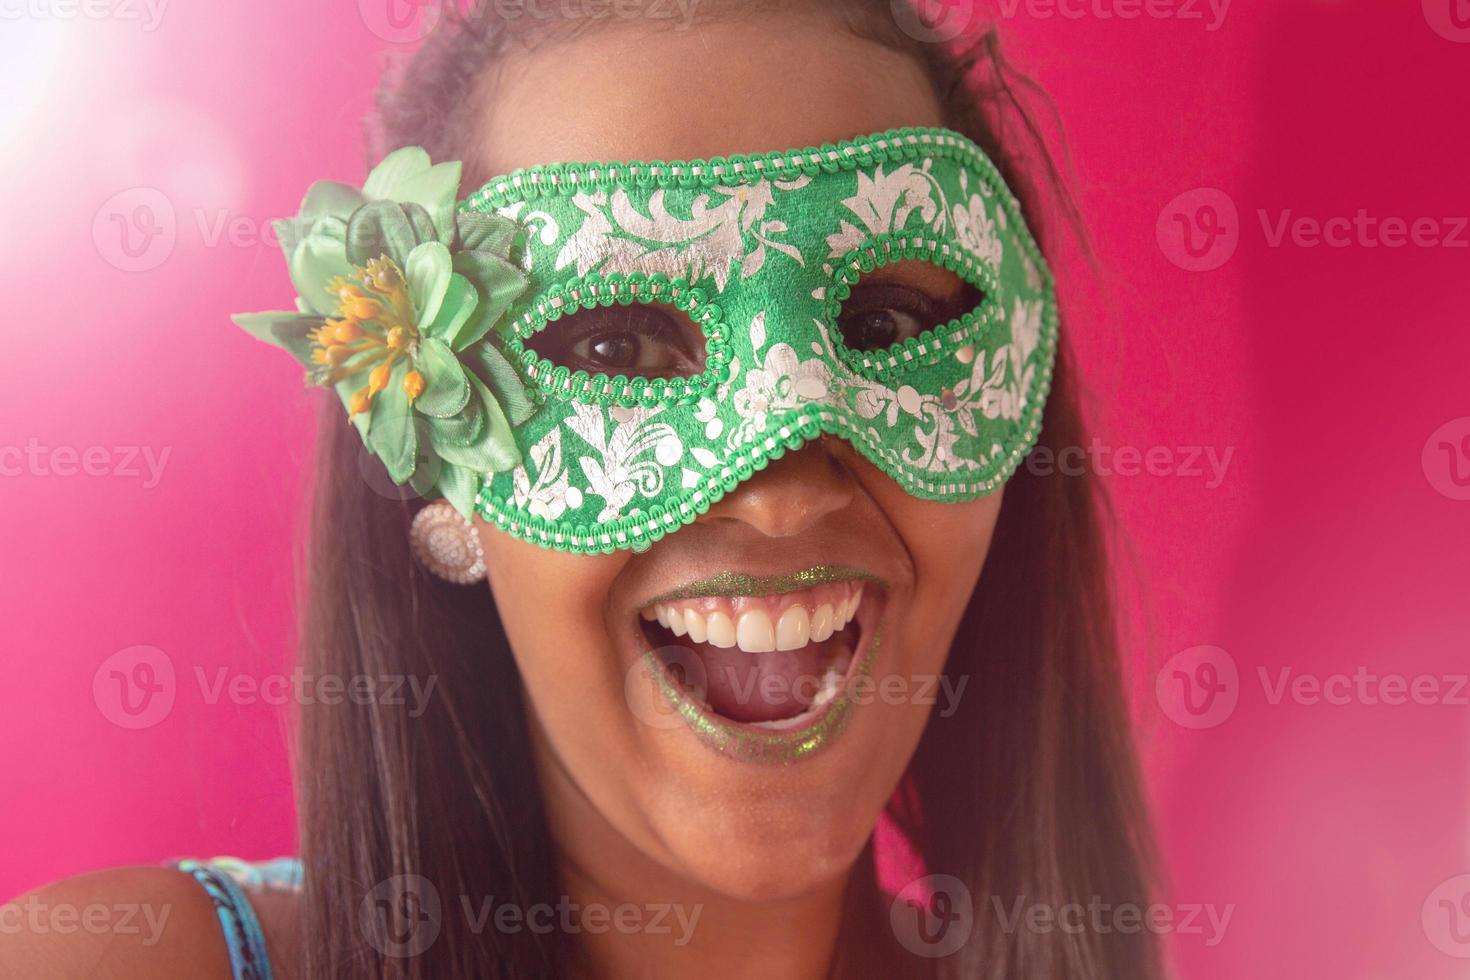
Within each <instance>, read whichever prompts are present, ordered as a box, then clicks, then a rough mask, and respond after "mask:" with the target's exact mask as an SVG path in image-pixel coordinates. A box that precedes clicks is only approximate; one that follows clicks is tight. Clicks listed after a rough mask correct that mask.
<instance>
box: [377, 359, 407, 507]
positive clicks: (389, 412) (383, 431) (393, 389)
mask: <svg viewBox="0 0 1470 980" xmlns="http://www.w3.org/2000/svg"><path fill="white" fill-rule="evenodd" d="M407 373H408V363H407V362H406V361H399V362H398V363H397V364H395V365H394V366H393V373H392V375H391V376H390V378H389V381H388V387H387V389H386V390H384V391H380V392H378V395H377V397H376V398H374V399H373V407H372V409H371V412H372V421H371V422H370V423H369V425H368V448H369V449H371V450H372V451H373V453H374V454H375V455H376V456H377V457H378V458H379V459H381V460H382V461H383V465H384V466H386V467H387V468H388V475H389V476H390V477H392V478H393V482H394V483H397V484H400V485H401V484H404V483H407V482H408V478H409V477H410V476H412V475H413V471H414V465H415V462H416V461H415V458H414V456H415V453H416V452H417V451H418V433H417V431H416V427H415V424H414V413H413V410H412V409H411V408H409V406H408V396H407V395H406V394H404V391H403V376H404V375H405V374H407Z"/></svg>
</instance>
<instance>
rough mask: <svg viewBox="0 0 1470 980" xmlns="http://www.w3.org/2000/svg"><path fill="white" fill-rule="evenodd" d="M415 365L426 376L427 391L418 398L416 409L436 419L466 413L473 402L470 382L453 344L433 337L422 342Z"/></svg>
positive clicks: (414, 404) (425, 387) (425, 388)
mask: <svg viewBox="0 0 1470 980" xmlns="http://www.w3.org/2000/svg"><path fill="white" fill-rule="evenodd" d="M415 366H416V367H417V368H418V370H419V373H420V374H422V375H423V376H424V390H423V392H422V393H421V394H420V395H419V396H418V398H416V399H414V403H413V407H414V408H416V409H418V410H419V411H420V412H423V413H424V414H425V415H432V416H434V417H435V418H448V417H449V416H451V415H455V414H457V413H459V412H462V411H463V410H464V407H465V404H466V403H467V402H469V400H470V394H471V391H470V379H469V378H467V377H465V371H464V368H463V366H461V365H460V363H459V358H457V357H455V356H454V352H453V351H451V350H450V349H449V345H447V344H445V343H444V342H443V341H441V340H435V339H434V338H433V337H425V338H423V339H421V340H420V341H419V353H418V358H417V359H416V361H415Z"/></svg>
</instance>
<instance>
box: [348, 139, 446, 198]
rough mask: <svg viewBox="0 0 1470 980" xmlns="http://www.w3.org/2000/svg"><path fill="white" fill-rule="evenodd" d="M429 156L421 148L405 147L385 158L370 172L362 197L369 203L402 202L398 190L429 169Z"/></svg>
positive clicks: (364, 182) (363, 185)
mask: <svg viewBox="0 0 1470 980" xmlns="http://www.w3.org/2000/svg"><path fill="white" fill-rule="evenodd" d="M430 166H431V163H430V161H429V154H428V152H427V151H426V150H424V148H423V147H421V146H404V147H400V148H399V149H396V150H394V151H393V152H392V153H390V154H388V155H387V156H385V157H384V158H383V159H382V160H381V161H380V162H379V163H378V165H377V166H376V167H374V168H373V169H372V170H370V171H369V172H368V175H367V180H365V181H363V184H362V196H363V197H365V198H367V199H368V200H369V201H392V200H401V198H399V197H398V188H399V187H401V186H402V185H403V184H404V183H406V182H407V181H409V180H411V179H412V178H414V177H417V176H418V175H419V174H421V173H424V172H425V171H426V170H428V169H429V167H430Z"/></svg>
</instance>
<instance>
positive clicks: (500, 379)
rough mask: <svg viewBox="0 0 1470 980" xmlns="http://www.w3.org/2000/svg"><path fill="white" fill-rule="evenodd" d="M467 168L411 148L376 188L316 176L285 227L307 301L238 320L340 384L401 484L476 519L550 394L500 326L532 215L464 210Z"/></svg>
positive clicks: (371, 178)
mask: <svg viewBox="0 0 1470 980" xmlns="http://www.w3.org/2000/svg"><path fill="white" fill-rule="evenodd" d="M459 180H460V164H459V163H457V162H451V163H440V164H437V165H434V164H431V162H430V160H429V155H428V154H427V153H426V152H424V150H422V149H420V148H419V147H405V148H403V149H400V150H396V151H394V152H393V153H391V154H389V155H388V156H387V157H386V158H385V159H384V160H383V161H382V163H380V164H378V166H376V167H375V168H373V170H372V172H371V173H370V174H369V175H368V178H367V181H366V182H365V183H364V184H363V187H362V189H361V190H358V189H357V188H355V187H352V186H349V185H347V184H341V183H336V182H334V181H318V182H317V183H315V184H313V185H312V186H311V188H310V189H309V190H308V191H307V193H306V197H305V199H304V200H303V201H302V204H301V210H300V212H299V213H298V214H297V215H296V217H294V218H291V219H287V220H284V221H279V222H276V224H275V229H276V232H277V234H278V235H279V237H280V240H281V245H282V248H283V249H284V251H285V253H286V263H287V268H288V269H289V271H290V275H291V281H292V283H293V284H294V285H295V287H296V292H297V299H296V306H297V310H296V311H295V312H290V311H274V312H265V313H245V314H239V315H236V316H235V317H234V318H233V319H234V321H235V322H236V323H237V324H239V325H240V326H241V327H243V328H244V329H245V330H246V331H248V332H249V333H250V334H251V335H253V336H254V337H256V338H257V339H259V340H263V341H265V342H267V343H271V344H274V345H276V346H278V347H282V348H284V349H285V350H287V351H288V352H290V353H291V354H292V355H293V356H294V357H295V358H296V359H297V360H298V361H300V362H301V363H302V364H303V365H305V366H306V368H307V371H308V375H307V377H308V381H309V383H311V384H315V385H320V386H326V387H331V388H333V389H335V391H336V392H337V394H338V396H339V397H340V398H341V399H342V403H343V405H344V406H345V407H346V409H347V413H348V417H349V418H350V419H351V420H352V421H353V423H354V424H356V426H357V428H358V431H359V432H360V433H361V435H362V438H363V440H364V442H365V443H366V444H367V447H368V449H369V450H370V451H371V452H373V453H374V454H375V455H376V456H378V457H379V458H380V459H381V460H382V461H383V465H384V466H385V468H386V469H387V471H388V474H389V476H390V477H391V478H392V479H393V481H394V482H395V483H398V484H400V485H402V484H408V485H410V486H412V487H413V488H414V490H415V491H417V492H418V493H420V494H423V495H425V496H431V495H435V494H439V495H442V496H444V497H445V498H446V499H447V500H449V502H450V503H452V504H453V505H454V506H455V508H456V509H457V510H459V512H460V513H461V514H463V515H465V516H466V517H467V518H468V517H471V516H472V515H473V506H474V499H475V496H476V495H477V493H478V492H479V483H480V479H481V477H482V475H484V474H487V473H495V472H499V471H502V470H508V469H511V468H513V467H514V466H516V465H517V464H518V463H519V462H520V452H519V451H518V450H517V448H516V445H515V441H514V439H513V438H512V435H511V430H512V427H514V426H517V425H519V424H521V423H522V422H524V421H525V420H526V419H527V418H529V417H530V416H531V414H532V413H533V412H534V411H535V405H534V402H533V401H532V399H531V396H530V395H529V393H528V392H527V390H526V388H525V386H524V385H523V383H522V382H521V380H520V376H519V374H518V373H517V371H516V370H515V368H514V367H513V366H512V365H511V363H510V362H509V361H508V360H507V359H506V357H505V356H504V354H503V353H502V352H501V350H500V348H499V346H497V344H496V342H495V339H496V338H495V337H492V336H490V335H491V331H492V328H493V327H494V326H495V325H496V323H497V322H498V321H499V320H500V319H501V318H502V317H503V316H504V314H505V312H506V310H508V309H509V308H510V305H511V303H512V302H513V301H514V300H515V299H516V297H517V296H519V295H520V294H521V292H522V291H523V290H524V289H525V288H526V285H527V280H526V276H525V274H524V273H523V272H522V271H521V269H520V268H519V267H518V266H517V265H516V264H514V262H513V261H512V260H511V258H510V252H511V247H512V244H513V243H514V241H515V237H516V234H517V233H518V232H519V231H520V226H519V224H517V223H516V222H515V221H513V220H511V219H509V218H506V217H503V216H501V215H492V214H477V213H463V212H458V211H457V208H456V200H457V198H456V195H457V193H458V190H459Z"/></svg>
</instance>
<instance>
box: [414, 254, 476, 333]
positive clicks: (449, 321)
mask: <svg viewBox="0 0 1470 980" xmlns="http://www.w3.org/2000/svg"><path fill="white" fill-rule="evenodd" d="M479 305H480V293H479V291H478V290H476V289H475V287H474V285H473V284H472V283H471V282H470V281H469V280H468V279H466V278H465V277H464V276H462V275H460V274H459V273H457V272H455V273H452V274H451V275H450V278H449V288H448V290H446V292H445V294H444V303H443V305H441V306H440V307H439V314H438V315H437V316H435V317H434V320H433V322H432V323H430V324H429V325H428V326H426V327H422V328H420V329H421V330H422V331H423V332H424V333H425V334H426V335H427V336H430V337H437V338H439V339H440V340H442V341H444V342H445V343H446V344H448V345H449V346H450V348H451V349H453V350H456V351H458V350H462V349H463V348H464V345H463V344H461V343H460V342H459V336H460V334H461V333H462V332H464V327H465V324H467V323H469V322H470V321H471V319H472V318H473V317H474V315H475V310H476V309H478V308H479Z"/></svg>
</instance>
